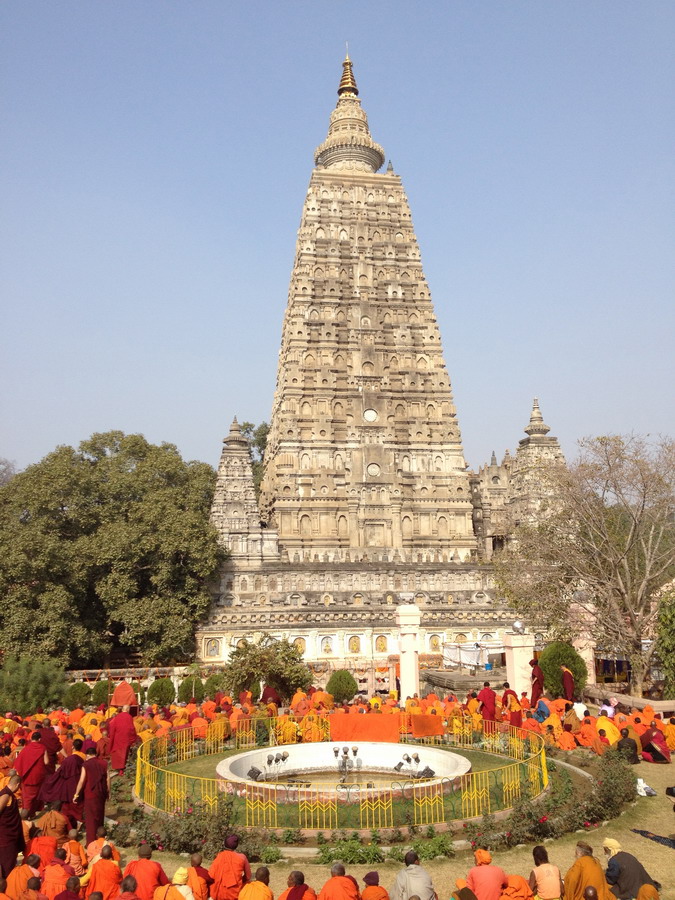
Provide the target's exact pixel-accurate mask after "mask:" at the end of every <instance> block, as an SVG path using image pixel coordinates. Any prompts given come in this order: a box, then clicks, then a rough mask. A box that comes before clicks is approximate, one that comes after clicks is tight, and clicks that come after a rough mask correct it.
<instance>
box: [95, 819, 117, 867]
mask: <svg viewBox="0 0 675 900" xmlns="http://www.w3.org/2000/svg"><path fill="white" fill-rule="evenodd" d="M106 846H108V847H110V848H111V850H112V858H113V859H114V860H115V862H119V861H120V853H119V850H118V849H117V847H116V846H115V845H114V844H113V843H112V841H109V840H108V838H107V831H106V829H105V825H100V826H99V827H98V828H97V829H96V839H95V840H93V841H91V842H90V843H89V844H87V862H89V863H92V862H93V861H94V860H96V859H98V858H99V856H100V855H101V850H103V848H104V847H106Z"/></svg>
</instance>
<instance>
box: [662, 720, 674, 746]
mask: <svg viewBox="0 0 675 900" xmlns="http://www.w3.org/2000/svg"><path fill="white" fill-rule="evenodd" d="M663 736H664V737H665V739H666V746H667V747H668V749H669V750H675V718H671V719H668V724H667V725H666V726H665V728H664V729H663Z"/></svg>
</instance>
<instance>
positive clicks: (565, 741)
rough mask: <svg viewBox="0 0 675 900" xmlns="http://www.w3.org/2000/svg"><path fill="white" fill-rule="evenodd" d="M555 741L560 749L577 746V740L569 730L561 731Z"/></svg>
mask: <svg viewBox="0 0 675 900" xmlns="http://www.w3.org/2000/svg"><path fill="white" fill-rule="evenodd" d="M556 743H557V745H558V746H559V747H560V749H561V750H576V747H577V742H576V741H575V740H574V738H573V737H572V735H571V734H570V733H569V731H561V732H560V734H559V736H558V740H557V741H556Z"/></svg>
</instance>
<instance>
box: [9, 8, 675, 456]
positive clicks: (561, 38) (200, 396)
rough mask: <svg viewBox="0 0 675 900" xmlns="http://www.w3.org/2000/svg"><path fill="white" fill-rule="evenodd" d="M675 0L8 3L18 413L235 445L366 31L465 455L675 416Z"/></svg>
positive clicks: (45, 427)
mask: <svg viewBox="0 0 675 900" xmlns="http://www.w3.org/2000/svg"><path fill="white" fill-rule="evenodd" d="M674 34H675V4H673V3H672V2H643V3H635V2H628V3H627V2H615V0H612V2H602V0H596V2H593V3H587V2H573V0H572V2H564V3H563V2H558V3H538V2H534V0H532V2H518V3H505V2H503V0H499V2H493V0H483V2H480V3H475V2H468V0H465V2H461V3H460V2H439V3H413V2H411V0H409V2H405V3H404V2H398V0H389V2H378V0H369V2H355V0H340V2H334V3H328V2H299V0H295V2H290V0H289V2H272V0H268V2H244V0H241V2H224V0H217V2H215V0H214V2H207V0H192V2H177V0H174V2H170V0H161V2H160V0H143V2H138V0H128V2H124V0H111V2H102V0H99V2H74V0H72V2H66V0H63V2H52V0H50V2H30V0H21V2H5V3H4V4H2V7H1V8H0V50H1V53H0V57H1V60H0V66H1V85H2V86H1V91H2V101H1V102H2V107H1V109H0V116H1V120H2V132H3V137H2V140H1V141H0V179H1V181H0V196H2V202H1V203H0V229H1V239H0V287H1V291H2V301H3V307H4V311H3V314H2V319H1V321H2V328H1V329H0V341H1V347H0V352H1V366H2V369H1V370H0V374H1V376H2V384H3V386H2V410H3V411H2V420H1V421H2V432H1V434H0V456H5V457H8V458H10V459H13V460H15V461H16V462H17V464H19V465H20V466H25V465H27V464H29V463H31V462H35V461H37V460H38V459H40V458H41V457H42V456H43V455H44V454H46V453H48V452H49V451H50V450H52V449H53V448H54V447H55V446H56V445H57V444H60V443H70V444H76V443H78V442H79V441H80V440H83V439H85V438H87V437H88V436H89V435H90V434H91V433H92V432H94V431H106V430H108V429H112V428H118V429H122V430H124V431H127V432H135V431H140V432H142V433H144V434H145V435H146V436H147V437H148V438H149V439H150V440H152V441H171V442H173V443H176V444H177V445H178V447H179V448H180V450H181V452H182V453H183V454H184V456H186V457H188V458H196V459H202V460H206V461H208V462H211V463H213V464H215V463H216V462H217V460H218V456H219V453H220V446H221V444H220V442H221V439H222V437H223V436H224V435H225V434H226V433H227V430H228V426H229V423H230V420H231V419H232V416H233V415H234V414H236V415H237V416H238V417H239V419H240V421H241V420H243V419H249V420H253V421H256V422H257V421H261V420H262V419H267V418H269V415H270V410H271V405H272V396H273V391H274V384H275V377H276V361H277V353H278V349H279V341H280V335H281V323H282V317H283V313H284V308H285V305H286V296H287V290H288V279H289V275H290V271H291V266H292V261H293V254H294V246H295V234H296V230H297V227H298V224H299V217H300V210H301V206H302V202H303V198H304V194H305V191H306V187H307V182H308V179H309V175H310V171H311V168H312V165H313V151H314V148H315V146H316V145H317V144H319V143H320V142H321V141H322V140H323V138H324V136H325V133H326V129H327V125H328V116H329V114H330V111H331V109H332V108H333V106H334V103H335V99H336V96H335V90H336V87H337V83H338V80H339V76H340V71H341V68H340V63H341V60H342V57H343V55H344V42H345V41H346V40H348V41H349V48H350V54H351V56H352V59H353V60H354V67H355V73H356V76H357V79H358V83H359V87H360V90H361V98H362V100H363V104H364V108H365V109H366V111H367V113H368V115H369V118H370V125H371V130H372V133H373V136H374V138H375V140H377V141H379V142H380V143H381V144H382V145H383V146H384V148H385V151H386V153H387V156H388V157H390V158H391V159H392V161H393V163H394V167H395V170H396V172H397V173H399V174H400V175H401V176H402V177H403V182H404V185H405V187H406V189H407V193H408V196H409V199H410V203H411V207H412V213H413V221H414V224H415V227H416V230H417V235H418V238H419V241H420V245H421V249H422V260H423V265H424V268H425V272H426V275H427V278H428V280H429V283H430V287H431V291H432V296H433V298H434V303H435V307H436V312H437V315H438V319H439V323H440V328H441V336H442V339H443V346H444V350H445V355H446V360H447V364H448V369H449V372H450V377H451V379H452V383H453V387H454V391H455V398H456V402H457V409H458V416H459V422H460V426H461V429H462V434H463V438H464V445H465V451H466V455H467V459H468V461H469V463H470V464H471V465H472V466H476V465H478V464H479V463H481V462H482V461H485V460H487V459H488V458H489V454H490V451H491V450H492V449H495V450H496V451H497V453H498V455H500V456H501V454H502V453H503V451H504V450H505V448H506V447H509V448H513V447H515V445H516V443H517V441H518V439H519V438H520V437H522V428H523V427H524V426H525V424H526V423H527V420H528V415H529V409H530V405H531V400H532V397H533V396H535V395H536V396H539V398H540V401H541V406H542V410H543V413H544V417H545V418H546V420H547V422H548V423H549V424H550V425H551V426H552V433H554V434H557V435H558V436H559V437H560V439H561V441H562V443H563V447H564V449H565V451H566V452H567V453H568V454H573V452H574V444H575V441H576V440H577V439H578V438H579V437H581V436H584V435H589V434H600V433H609V432H626V431H630V430H635V431H638V432H648V433H652V434H659V433H660V434H670V435H673V434H675V403H674V402H673V395H674V391H673V384H674V374H675V373H674V363H673V359H674V353H673V336H674V332H675V328H674V325H675V302H674V301H675V296H674V284H675V277H674V276H675V216H674V200H675V154H674V150H675V92H674V91H673V84H675V57H674V47H675V44H674V42H673V35H674Z"/></svg>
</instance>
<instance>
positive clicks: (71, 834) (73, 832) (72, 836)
mask: <svg viewBox="0 0 675 900" xmlns="http://www.w3.org/2000/svg"><path fill="white" fill-rule="evenodd" d="M68 837H69V838H70V840H71V841H76V840H77V828H71V829H70V831H69V832H68Z"/></svg>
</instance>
